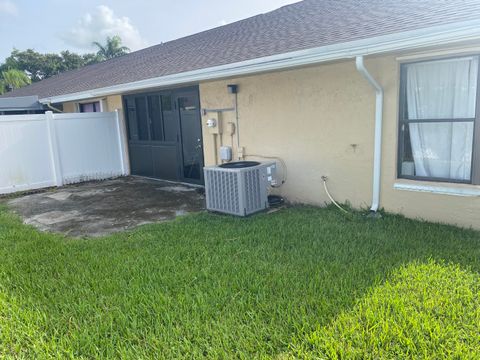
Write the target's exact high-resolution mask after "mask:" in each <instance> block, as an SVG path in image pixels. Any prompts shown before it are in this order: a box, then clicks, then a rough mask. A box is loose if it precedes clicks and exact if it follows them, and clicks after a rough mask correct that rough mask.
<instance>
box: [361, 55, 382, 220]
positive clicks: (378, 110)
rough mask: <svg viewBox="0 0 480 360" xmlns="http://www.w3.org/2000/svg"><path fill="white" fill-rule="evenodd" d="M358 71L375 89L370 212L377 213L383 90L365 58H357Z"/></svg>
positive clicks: (380, 165) (380, 163) (380, 166)
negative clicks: (367, 65) (369, 70)
mask: <svg viewBox="0 0 480 360" xmlns="http://www.w3.org/2000/svg"><path fill="white" fill-rule="evenodd" d="M356 66H357V71H358V72H359V73H360V74H362V75H363V77H364V78H365V79H366V80H367V81H368V82H369V83H370V85H371V86H372V87H373V88H374V89H375V94H376V101H375V140H374V141H375V146H374V147H375V150H374V155H373V195H372V207H371V208H370V211H372V212H375V213H376V212H377V211H378V209H379V207H380V186H381V185H380V181H381V168H382V123H383V88H382V87H381V86H380V84H379V83H378V82H377V81H376V80H375V79H374V78H373V76H372V75H371V74H370V73H369V72H368V70H367V69H366V67H365V64H364V61H363V56H357V57H356Z"/></svg>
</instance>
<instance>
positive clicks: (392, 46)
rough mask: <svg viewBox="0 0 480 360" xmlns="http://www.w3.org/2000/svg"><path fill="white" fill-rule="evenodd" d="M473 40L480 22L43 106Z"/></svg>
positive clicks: (172, 78)
mask: <svg viewBox="0 0 480 360" xmlns="http://www.w3.org/2000/svg"><path fill="white" fill-rule="evenodd" d="M472 40H480V20H471V21H465V22H457V23H451V24H447V25H441V26H435V27H428V28H424V29H419V30H412V31H405V32H402V33H396V34H389V35H382V36H377V37H372V38H368V39H362V40H355V41H350V42H345V43H340V44H334V45H328V46H322V47H318V48H312V49H307V50H300V51H294V52H289V53H283V54H278V55H273V56H266V57H262V58H256V59H252V60H247V61H242V62H237V63H231V64H227V65H221V66H214V67H210V68H205V69H200V70H194V71H188V72H183V73H178V74H173V75H166V76H161V77H157V78H150V79H146V80H141V81H135V82H131V83H126V84H120V85H114V86H109V87H104V88H99V89H94V90H89V91H84V92H78V93H72V94H67V95H60V96H53V97H49V98H44V99H40V102H41V103H43V104H45V103H62V102H67V101H78V100H84V99H90V98H94V97H100V96H108V95H115V94H122V93H126V92H132V91H137V90H142V89H150V88H158V87H166V86H172V85H183V84H189V83H197V82H200V81H207V80H217V79H222V78H229V77H237V76H243V75H250V74H257V73H261V72H267V71H274V70H283V69H289V68H295V67H299V66H305V65H313V64H318V63H322V62H327V61H334V60H342V59H350V58H353V57H356V56H360V55H363V56H365V55H373V54H381V53H387V52H393V51H400V50H414V49H418V48H423V47H429V46H437V45H449V44H454V43H459V42H464V41H472Z"/></svg>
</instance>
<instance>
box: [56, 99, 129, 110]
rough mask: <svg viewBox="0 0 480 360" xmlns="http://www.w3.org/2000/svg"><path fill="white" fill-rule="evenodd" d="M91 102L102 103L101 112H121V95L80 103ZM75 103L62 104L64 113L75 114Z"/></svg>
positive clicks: (76, 108)
mask: <svg viewBox="0 0 480 360" xmlns="http://www.w3.org/2000/svg"><path fill="white" fill-rule="evenodd" d="M91 101H102V104H103V106H104V109H103V111H115V110H117V109H119V110H122V108H123V106H122V96H121V95H111V96H107V97H105V98H101V99H98V98H97V99H90V100H85V101H81V102H91ZM77 104H78V101H77V102H74V101H72V102H66V103H63V111H64V112H66V113H72V112H76V111H77V110H78V107H77Z"/></svg>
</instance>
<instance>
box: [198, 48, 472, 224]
mask: <svg viewBox="0 0 480 360" xmlns="http://www.w3.org/2000/svg"><path fill="white" fill-rule="evenodd" d="M366 66H367V67H368V69H369V71H370V72H371V74H372V75H373V76H374V77H375V78H376V79H377V80H378V82H379V83H380V84H381V85H382V86H383V88H384V91H385V103H384V129H383V159H382V182H381V207H383V208H385V209H386V210H387V211H390V212H394V213H401V214H404V215H406V216H408V217H412V218H422V219H426V220H431V221H436V222H445V223H451V224H457V225H460V226H465V227H474V228H478V229H480V197H478V196H477V197H475V196H458V195H445V194H440V193H424V192H417V191H405V190H397V189H395V188H394V186H395V184H412V183H413V184H426V183H424V182H420V181H406V180H399V179H397V174H396V172H397V170H396V169H397V144H398V106H399V105H398V104H399V77H400V76H399V71H400V62H399V60H398V59H397V58H396V57H395V56H383V57H376V58H371V59H368V60H367V61H366ZM232 83H233V84H237V85H238V86H239V93H238V113H239V130H240V145H241V146H242V147H244V153H245V154H246V155H249V154H250V155H252V158H254V156H253V155H263V156H276V157H280V158H282V159H283V160H284V161H285V162H286V164H287V168H288V179H287V182H286V184H285V185H284V186H283V187H282V188H281V189H280V190H279V192H280V194H282V195H284V196H285V197H286V198H287V199H288V200H289V201H292V202H299V203H310V204H316V205H324V204H325V203H326V202H328V198H327V196H326V194H325V191H324V190H323V187H322V179H321V177H322V176H323V175H326V176H328V179H329V180H328V186H329V188H330V191H331V193H332V195H333V196H334V197H335V198H336V199H337V200H338V201H341V202H349V203H351V204H352V206H354V207H356V208H367V207H369V206H370V204H371V197H372V169H373V145H374V118H375V114H374V110H375V105H374V104H375V93H374V91H373V89H372V88H371V87H370V85H369V84H368V83H367V82H366V80H365V79H363V78H362V77H361V76H360V74H359V73H358V72H357V71H356V68H355V62H354V60H352V61H345V62H341V63H334V64H323V65H319V66H315V67H309V68H304V69H297V70H290V71H283V72H276V73H271V74H264V75H257V76H251V77H242V78H238V79H233V80H228V81H214V82H208V83H203V84H201V85H200V97H201V104H202V107H203V108H226V107H227V108H228V107H231V106H232V104H233V95H231V94H228V93H227V91H226V87H227V84H232ZM210 116H211V115H210ZM208 117H209V115H208V114H207V116H204V119H203V129H204V132H203V134H204V148H205V150H204V151H205V162H206V164H209V165H212V164H213V163H214V162H215V151H216V149H215V147H214V143H215V141H214V139H213V135H211V134H209V131H208V128H207V127H206V120H207V119H208ZM221 118H222V121H223V125H224V127H225V124H226V123H228V122H234V121H235V114H234V113H233V112H225V113H223V114H222V116H221ZM220 143H223V144H226V145H232V144H233V146H234V149H236V147H235V143H236V140H235V139H233V142H232V139H231V137H230V136H227V135H223V138H222V139H217V141H216V144H217V151H218V145H219V144H220ZM428 184H430V185H439V186H442V187H446V188H453V189H455V188H465V189H470V190H471V189H474V190H480V187H479V186H473V185H458V184H456V185H453V184H438V183H437V184H433V183H428Z"/></svg>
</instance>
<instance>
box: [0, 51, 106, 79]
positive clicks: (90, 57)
mask: <svg viewBox="0 0 480 360" xmlns="http://www.w3.org/2000/svg"><path fill="white" fill-rule="evenodd" d="M101 60H102V59H101V58H99V57H98V56H97V55H96V54H84V55H79V54H76V53H73V52H70V51H62V52H61V53H60V54H53V53H50V54H41V53H39V52H36V51H35V50H33V49H27V50H24V51H20V50H17V49H14V50H13V51H12V53H11V54H10V56H9V57H7V58H6V59H5V62H4V63H3V64H2V65H0V72H2V71H7V70H9V69H18V70H21V71H24V72H25V73H27V74H28V75H29V76H30V78H31V80H32V82H36V81H40V80H43V79H46V78H49V77H51V76H54V75H57V74H59V73H61V72H64V71H69V70H74V69H78V68H80V67H83V66H85V65H90V64H93V63H96V62H99V61H101Z"/></svg>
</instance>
